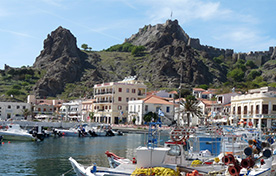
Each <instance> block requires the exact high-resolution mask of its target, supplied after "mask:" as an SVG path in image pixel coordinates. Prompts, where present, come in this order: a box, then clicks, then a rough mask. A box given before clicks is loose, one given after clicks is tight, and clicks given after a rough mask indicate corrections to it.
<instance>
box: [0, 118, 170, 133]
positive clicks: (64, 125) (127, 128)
mask: <svg viewBox="0 0 276 176" xmlns="http://www.w3.org/2000/svg"><path fill="white" fill-rule="evenodd" d="M11 123H13V124H19V125H20V126H21V127H22V128H25V129H31V128H33V127H36V126H42V127H44V128H49V129H54V128H61V129H69V128H71V127H76V126H78V125H81V124H82V123H80V122H64V121H60V122H45V121H44V122H43V121H42V122H37V121H26V120H18V121H0V126H7V125H8V124H11ZM90 124H91V125H92V124H93V123H90ZM95 124H98V123H95ZM111 126H112V129H113V130H119V131H121V132H123V133H136V134H145V133H148V131H149V129H148V126H147V125H123V124H112V125H111ZM159 131H160V133H165V134H166V133H167V134H169V132H170V131H171V127H168V126H163V127H161V128H160V130H159Z"/></svg>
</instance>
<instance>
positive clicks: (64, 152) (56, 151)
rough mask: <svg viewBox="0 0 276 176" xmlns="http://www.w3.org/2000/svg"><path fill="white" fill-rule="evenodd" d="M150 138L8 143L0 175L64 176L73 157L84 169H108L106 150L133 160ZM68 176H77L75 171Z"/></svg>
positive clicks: (0, 152) (0, 154)
mask: <svg viewBox="0 0 276 176" xmlns="http://www.w3.org/2000/svg"><path fill="white" fill-rule="evenodd" d="M146 138H147V136H146V135H144V134H125V135H124V136H113V137H84V138H78V137H50V138H46V139H45V140H44V141H40V142H18V141H10V143H8V141H4V142H5V143H4V144H0V175H1V176H2V175H3V176H4V175H11V176H16V175H20V176H21V175H38V176H55V175H56V176H60V175H62V174H64V173H66V172H67V171H69V170H70V169H71V168H72V167H71V165H70V162H69V160H68V158H69V157H73V158H74V159H76V160H77V161H78V162H79V163H81V164H83V165H91V164H92V163H97V165H99V166H106V167H108V160H107V158H106V156H105V154H104V152H105V151H106V150H109V151H111V152H113V153H115V154H116V155H118V156H122V157H126V158H133V157H135V153H136V150H135V149H136V148H137V147H138V146H141V145H144V144H145V141H146ZM161 139H162V141H163V142H164V141H166V140H167V139H168V136H161ZM161 144H162V143H161ZM65 175H66V176H72V175H75V173H74V171H71V172H69V173H67V174H65Z"/></svg>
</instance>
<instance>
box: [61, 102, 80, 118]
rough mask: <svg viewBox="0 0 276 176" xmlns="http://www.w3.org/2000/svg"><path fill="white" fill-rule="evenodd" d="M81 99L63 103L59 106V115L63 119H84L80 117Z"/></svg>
mask: <svg viewBox="0 0 276 176" xmlns="http://www.w3.org/2000/svg"><path fill="white" fill-rule="evenodd" d="M81 102H82V101H81V100H74V101H70V102H69V103H63V104H62V106H61V107H60V115H61V117H62V119H63V120H65V121H68V120H69V121H70V120H78V121H80V120H81V121H84V119H82V116H81V114H82V103H81Z"/></svg>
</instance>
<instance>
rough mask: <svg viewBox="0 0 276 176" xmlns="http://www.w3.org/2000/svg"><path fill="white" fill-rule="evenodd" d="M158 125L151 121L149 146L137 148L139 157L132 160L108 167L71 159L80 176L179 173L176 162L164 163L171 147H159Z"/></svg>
mask: <svg viewBox="0 0 276 176" xmlns="http://www.w3.org/2000/svg"><path fill="white" fill-rule="evenodd" d="M157 125H159V124H158V123H155V122H152V123H150V127H149V134H148V143H147V146H145V147H142V146H141V147H138V148H137V149H136V152H137V159H135V160H133V161H132V162H122V163H120V165H119V166H117V167H115V168H107V167H98V166H96V165H95V164H94V165H92V166H89V167H84V166H82V165H81V164H79V163H78V162H77V161H76V160H74V159H73V158H72V157H70V158H69V161H70V162H71V165H72V167H73V169H74V171H75V172H76V174H77V175H78V176H92V175H93V176H97V175H131V174H133V175H140V174H143V173H144V174H145V173H149V174H150V173H156V174H157V175H164V173H168V174H170V175H179V171H178V169H177V166H176V165H175V164H170V165H167V164H164V163H163V161H164V160H165V156H166V154H167V152H168V151H169V150H170V148H165V147H157V128H158V127H157ZM161 173H163V174H161ZM147 175H148V174H147Z"/></svg>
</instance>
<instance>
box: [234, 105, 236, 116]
mask: <svg viewBox="0 0 276 176" xmlns="http://www.w3.org/2000/svg"><path fill="white" fill-rule="evenodd" d="M233 114H236V107H235V106H234V107H233Z"/></svg>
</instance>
